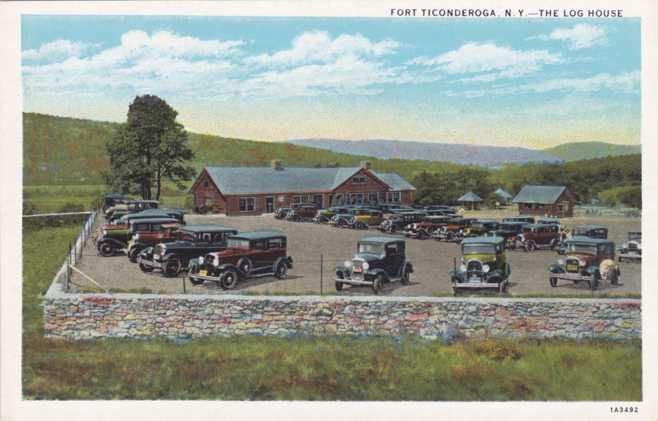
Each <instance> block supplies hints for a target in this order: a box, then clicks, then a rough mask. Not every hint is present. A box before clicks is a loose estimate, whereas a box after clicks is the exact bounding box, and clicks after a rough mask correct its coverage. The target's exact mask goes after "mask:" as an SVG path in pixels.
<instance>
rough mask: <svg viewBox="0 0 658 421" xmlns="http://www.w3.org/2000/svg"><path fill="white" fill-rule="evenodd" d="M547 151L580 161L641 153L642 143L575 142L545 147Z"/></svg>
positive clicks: (565, 158)
mask: <svg viewBox="0 0 658 421" xmlns="http://www.w3.org/2000/svg"><path fill="white" fill-rule="evenodd" d="M544 151H545V152H547V153H549V154H551V155H555V156H557V157H559V158H561V159H563V160H565V161H568V162H569V161H579V160H581V159H592V158H605V157H607V156H622V155H633V154H638V153H641V151H642V150H641V146H640V145H616V144H613V143H606V142H575V143H565V144H562V145H558V146H554V147H552V148H548V149H544Z"/></svg>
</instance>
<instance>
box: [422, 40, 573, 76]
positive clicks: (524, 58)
mask: <svg viewBox="0 0 658 421" xmlns="http://www.w3.org/2000/svg"><path fill="white" fill-rule="evenodd" d="M561 61H562V58H561V56H560V54H554V53H550V52H548V51H546V50H527V51H524V50H515V49H513V48H510V47H506V46H498V45H496V44H494V43H485V44H480V43H476V42H471V43H468V44H464V45H462V46H461V47H459V48H458V49H456V50H453V51H449V52H447V53H443V54H441V55H439V56H436V57H434V58H427V57H419V58H416V59H414V60H411V61H410V62H409V64H412V65H421V66H428V67H435V68H437V69H438V70H440V71H442V72H445V73H447V74H475V73H480V75H477V76H473V77H469V78H464V79H462V81H468V82H490V81H493V80H496V79H500V78H505V79H506V78H515V77H519V76H523V75H526V74H529V73H532V72H536V71H538V70H540V69H541V68H542V67H543V65H545V64H556V63H560V62H561Z"/></svg>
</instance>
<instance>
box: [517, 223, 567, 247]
mask: <svg viewBox="0 0 658 421" xmlns="http://www.w3.org/2000/svg"><path fill="white" fill-rule="evenodd" d="M516 239H517V242H516V246H517V247H519V248H523V249H524V250H525V251H528V252H532V251H535V250H537V249H550V250H555V249H556V248H557V247H559V245H560V228H559V227H558V226H557V225H548V224H545V225H544V224H529V225H526V226H524V227H523V232H522V233H521V234H519V235H518V236H517V237H516Z"/></svg>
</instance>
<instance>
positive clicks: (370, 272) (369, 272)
mask: <svg viewBox="0 0 658 421" xmlns="http://www.w3.org/2000/svg"><path fill="white" fill-rule="evenodd" d="M381 273H383V274H384V276H385V277H386V280H388V274H387V273H386V271H385V270H384V269H382V268H375V269H368V270H367V271H366V272H365V274H364V275H368V276H372V277H373V278H374V277H376V276H379V274H381Z"/></svg>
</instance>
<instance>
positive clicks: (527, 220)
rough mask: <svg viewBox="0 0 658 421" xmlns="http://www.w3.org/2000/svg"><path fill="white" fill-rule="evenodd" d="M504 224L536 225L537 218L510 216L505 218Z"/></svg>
mask: <svg viewBox="0 0 658 421" xmlns="http://www.w3.org/2000/svg"><path fill="white" fill-rule="evenodd" d="M502 222H503V223H505V222H523V223H526V224H534V223H535V217H534V216H510V217H507V218H503V220H502Z"/></svg>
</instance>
